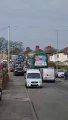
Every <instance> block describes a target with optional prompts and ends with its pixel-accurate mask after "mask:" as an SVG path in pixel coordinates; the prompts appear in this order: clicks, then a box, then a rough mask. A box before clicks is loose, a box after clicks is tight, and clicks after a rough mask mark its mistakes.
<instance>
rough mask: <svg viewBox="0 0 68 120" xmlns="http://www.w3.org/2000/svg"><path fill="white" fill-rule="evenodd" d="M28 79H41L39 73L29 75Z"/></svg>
mask: <svg viewBox="0 0 68 120" xmlns="http://www.w3.org/2000/svg"><path fill="white" fill-rule="evenodd" d="M27 78H40V74H39V73H28V75H27Z"/></svg>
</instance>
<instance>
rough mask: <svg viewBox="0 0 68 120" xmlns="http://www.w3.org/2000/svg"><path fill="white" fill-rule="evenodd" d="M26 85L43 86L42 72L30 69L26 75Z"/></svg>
mask: <svg viewBox="0 0 68 120" xmlns="http://www.w3.org/2000/svg"><path fill="white" fill-rule="evenodd" d="M25 86H26V87H36V86H37V87H42V77H41V73H40V71H39V70H37V69H28V70H27V72H26V76H25Z"/></svg>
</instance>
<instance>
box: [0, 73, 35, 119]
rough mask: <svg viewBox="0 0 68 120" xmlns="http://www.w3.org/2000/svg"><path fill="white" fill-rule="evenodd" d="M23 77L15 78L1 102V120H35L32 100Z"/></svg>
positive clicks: (4, 91) (11, 80)
mask: <svg viewBox="0 0 68 120" xmlns="http://www.w3.org/2000/svg"><path fill="white" fill-rule="evenodd" d="M22 78H23V77H21V79H20V77H13V76H12V74H10V81H9V84H8V87H7V89H6V90H3V97H2V101H1V102H0V120H34V115H33V112H32V107H31V102H30V98H29V97H28V94H27V91H26V89H25V86H24V83H23V81H22V80H23V79H22Z"/></svg>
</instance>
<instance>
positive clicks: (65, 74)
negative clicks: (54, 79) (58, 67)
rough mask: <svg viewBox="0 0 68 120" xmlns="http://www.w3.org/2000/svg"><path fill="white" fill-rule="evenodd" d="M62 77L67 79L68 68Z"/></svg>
mask: <svg viewBox="0 0 68 120" xmlns="http://www.w3.org/2000/svg"><path fill="white" fill-rule="evenodd" d="M64 78H65V79H67V80H68V70H67V71H65V73H64Z"/></svg>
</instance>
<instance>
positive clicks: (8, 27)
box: [8, 26, 10, 73]
mask: <svg viewBox="0 0 68 120" xmlns="http://www.w3.org/2000/svg"><path fill="white" fill-rule="evenodd" d="M9 42H10V26H8V73H9V61H10V46H9Z"/></svg>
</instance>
